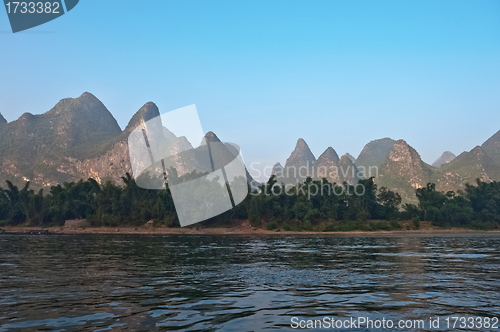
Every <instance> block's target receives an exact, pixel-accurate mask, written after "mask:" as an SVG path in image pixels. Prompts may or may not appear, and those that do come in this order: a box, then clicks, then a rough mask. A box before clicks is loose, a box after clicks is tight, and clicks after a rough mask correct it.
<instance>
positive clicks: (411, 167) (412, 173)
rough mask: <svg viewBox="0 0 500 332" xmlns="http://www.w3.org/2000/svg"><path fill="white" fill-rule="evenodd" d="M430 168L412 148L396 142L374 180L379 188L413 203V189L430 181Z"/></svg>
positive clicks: (406, 144) (402, 141)
mask: <svg viewBox="0 0 500 332" xmlns="http://www.w3.org/2000/svg"><path fill="white" fill-rule="evenodd" d="M432 174H433V170H432V167H431V166H430V165H428V164H426V163H425V162H423V161H422V159H421V158H420V155H419V154H418V153H417V151H415V149H414V148H412V147H411V146H409V145H408V143H406V142H405V141H404V140H399V141H396V142H395V143H394V145H393V147H392V149H391V151H390V152H389V155H388V156H387V158H386V160H385V161H384V163H383V164H382V165H381V166H380V168H379V177H378V178H376V179H375V181H376V183H377V184H378V185H379V187H387V188H389V189H391V190H394V191H396V192H398V193H399V194H400V195H401V197H402V198H403V199H404V200H406V201H414V199H415V196H414V195H415V189H418V188H423V187H424V186H426V185H427V183H429V182H430V181H431V179H432Z"/></svg>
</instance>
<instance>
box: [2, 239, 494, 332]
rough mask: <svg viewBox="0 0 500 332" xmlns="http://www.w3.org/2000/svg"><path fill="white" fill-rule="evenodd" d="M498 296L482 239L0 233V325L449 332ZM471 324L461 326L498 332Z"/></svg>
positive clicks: (490, 253) (481, 313) (488, 310)
mask: <svg viewBox="0 0 500 332" xmlns="http://www.w3.org/2000/svg"><path fill="white" fill-rule="evenodd" d="M499 291H500V237H497V236H489V235H468V236H432V237H426V236H408V237H392V236H391V237H349V236H344V237H341V236H337V237H326V236H325V237H307V236H275V237H238V236H160V235H152V236H149V235H115V234H110V235H49V236H26V235H5V234H4V235H0V332H3V331H41V330H42V331H86V330H92V331H108V330H109V331H151V330H153V331H156V330H160V331H172V330H181V331H238V332H240V331H273V330H294V329H293V328H292V326H296V325H293V321H294V319H295V321H296V322H299V321H302V322H303V324H306V323H307V320H323V319H324V317H329V318H332V319H338V320H341V321H343V320H349V319H351V318H353V319H359V318H360V317H366V318H368V319H371V320H373V321H375V320H379V321H381V320H382V319H384V320H391V321H393V322H394V323H395V324H397V322H398V321H402V320H404V321H405V322H406V321H407V320H409V321H415V320H425V323H426V325H425V326H420V327H413V328H403V329H400V328H399V327H398V328H396V327H394V328H392V329H389V328H388V327H386V328H383V327H378V328H377V327H376V326H375V325H374V326H357V327H356V328H354V327H353V326H349V327H348V328H346V327H345V326H344V327H343V328H335V329H332V328H330V329H328V328H325V325H323V329H320V328H319V326H318V325H316V329H313V330H317V331H320V330H321V331H326V330H335V331H398V330H401V331H402V330H405V331H409V330H411V331H432V330H436V329H431V328H430V327H429V326H430V324H431V323H430V322H429V319H430V318H432V319H435V318H436V317H439V318H440V323H439V324H440V329H439V330H442V331H455V330H457V329H453V328H451V327H450V328H448V327H447V326H446V324H445V321H444V319H446V317H449V316H459V317H466V318H468V317H489V318H493V317H500V292H499ZM479 319H480V320H482V319H483V318H479ZM492 322H493V321H492ZM375 324H376V322H375ZM477 326H478V325H476V326H475V327H474V328H470V327H469V328H465V329H463V330H466V331H469V330H471V331H479V330H481V331H485V330H489V331H495V330H500V329H493V326H490V329H484V328H481V329H476V327H477ZM496 326H497V327H500V324H497V325H496Z"/></svg>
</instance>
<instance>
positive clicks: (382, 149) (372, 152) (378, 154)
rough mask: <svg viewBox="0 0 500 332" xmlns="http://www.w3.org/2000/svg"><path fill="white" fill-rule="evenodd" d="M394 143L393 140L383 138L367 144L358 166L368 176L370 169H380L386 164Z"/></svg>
mask: <svg viewBox="0 0 500 332" xmlns="http://www.w3.org/2000/svg"><path fill="white" fill-rule="evenodd" d="M394 143H395V141H394V140H393V139H391V138H382V139H378V140H375V141H371V142H370V143H368V144H366V145H365V147H364V148H363V150H362V151H361V153H360V154H359V156H358V158H357V159H356V166H357V167H358V168H359V170H360V171H361V172H363V171H365V172H366V175H367V176H368V170H369V168H370V167H380V166H381V165H382V164H383V163H384V162H385V160H386V159H387V156H388V155H389V153H390V152H391V149H392V148H393V146H394Z"/></svg>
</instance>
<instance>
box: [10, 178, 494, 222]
mask: <svg viewBox="0 0 500 332" xmlns="http://www.w3.org/2000/svg"><path fill="white" fill-rule="evenodd" d="M191 176H192V175H191ZM122 179H123V182H124V185H123V186H117V185H115V184H113V183H111V182H107V183H105V184H99V183H97V182H96V181H95V180H93V179H89V180H87V181H83V180H81V181H79V182H77V183H65V184H64V185H62V186H61V185H58V186H54V187H52V188H51V189H50V192H49V193H47V194H45V195H44V192H43V190H40V191H38V192H35V191H33V190H30V189H29V183H26V185H25V186H24V187H23V188H22V189H19V188H18V187H16V186H15V185H13V184H12V183H11V182H9V181H7V187H6V189H1V188H0V225H7V224H8V225H21V224H23V225H31V226H44V225H46V226H50V225H52V226H54V225H63V224H64V222H65V221H66V220H71V219H86V220H88V221H89V222H90V224H91V225H93V226H111V227H114V226H119V225H131V226H133V225H136V226H139V225H143V224H145V223H146V222H148V221H150V220H153V221H154V222H155V223H156V224H157V225H166V226H169V227H175V226H178V225H179V223H178V220H177V216H176V213H175V207H174V204H173V200H172V196H171V193H170V190H169V189H168V186H167V189H166V190H147V189H143V188H140V187H139V186H137V184H136V182H135V180H134V179H133V178H132V177H131V176H130V175H129V174H127V175H126V176H125V177H123V178H122ZM416 195H417V198H418V201H419V203H418V205H413V204H404V205H403V207H402V209H400V208H399V206H400V204H401V197H400V196H399V195H398V194H397V193H395V192H393V191H390V190H387V189H386V188H384V187H382V188H380V189H378V188H377V185H376V184H375V183H374V181H373V178H370V179H364V180H360V181H359V182H358V184H357V185H355V186H353V185H349V184H347V183H344V184H343V185H337V184H331V183H328V182H327V181H326V180H325V179H323V180H322V181H313V180H312V179H311V178H308V179H307V180H306V181H305V182H304V183H301V184H298V185H295V186H288V187H287V186H285V185H283V184H278V183H277V182H276V180H275V178H274V177H272V178H271V179H270V180H269V181H268V182H267V183H264V184H262V185H261V186H260V187H259V188H258V189H257V190H254V191H252V193H251V194H250V195H248V196H247V198H246V199H245V200H244V201H243V202H242V203H241V204H239V205H238V206H236V207H235V208H234V209H232V210H230V211H227V212H225V213H223V214H222V215H219V216H217V217H215V218H212V219H210V220H207V221H204V222H203V223H202V224H204V225H211V224H225V225H229V224H230V223H231V222H233V221H235V220H241V219H249V220H250V222H251V224H252V225H253V226H255V227H267V228H268V229H276V230H279V229H283V230H322V231H350V230H357V229H361V230H391V229H401V228H402V226H401V225H402V223H401V222H400V221H404V220H410V221H411V228H417V229H418V228H419V227H420V220H425V221H432V223H433V224H434V225H436V226H443V227H450V226H455V227H472V228H478V229H491V228H497V227H498V225H499V224H500V183H498V182H492V183H485V182H481V181H479V180H478V182H477V186H471V185H467V186H466V189H465V191H464V192H459V193H458V194H455V193H454V192H448V193H443V192H438V191H436V188H435V185H434V184H428V185H427V187H425V188H421V189H417V191H416ZM407 227H409V226H407Z"/></svg>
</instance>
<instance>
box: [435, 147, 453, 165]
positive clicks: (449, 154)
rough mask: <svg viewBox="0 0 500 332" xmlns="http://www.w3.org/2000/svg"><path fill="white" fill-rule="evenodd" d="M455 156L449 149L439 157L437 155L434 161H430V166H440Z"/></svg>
mask: <svg viewBox="0 0 500 332" xmlns="http://www.w3.org/2000/svg"><path fill="white" fill-rule="evenodd" d="M456 157H457V156H455V155H454V154H453V153H452V152H450V151H445V152H444V153H443V154H442V155H441V157H439V158H438V159H437V160H436V161H435V162H433V163H432V166H434V167H441V165H443V164H447V163H449V162H450V161H452V160H453V159H455V158H456Z"/></svg>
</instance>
